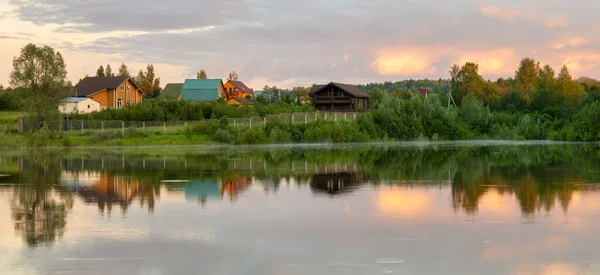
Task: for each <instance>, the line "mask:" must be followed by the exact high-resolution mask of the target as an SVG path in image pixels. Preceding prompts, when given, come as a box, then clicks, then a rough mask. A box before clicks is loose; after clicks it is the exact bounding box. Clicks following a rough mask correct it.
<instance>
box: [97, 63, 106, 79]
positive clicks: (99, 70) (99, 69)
mask: <svg viewBox="0 0 600 275" xmlns="http://www.w3.org/2000/svg"><path fill="white" fill-rule="evenodd" d="M96 76H99V77H105V76H106V74H105V73H104V67H102V65H100V68H98V70H97V71H96Z"/></svg>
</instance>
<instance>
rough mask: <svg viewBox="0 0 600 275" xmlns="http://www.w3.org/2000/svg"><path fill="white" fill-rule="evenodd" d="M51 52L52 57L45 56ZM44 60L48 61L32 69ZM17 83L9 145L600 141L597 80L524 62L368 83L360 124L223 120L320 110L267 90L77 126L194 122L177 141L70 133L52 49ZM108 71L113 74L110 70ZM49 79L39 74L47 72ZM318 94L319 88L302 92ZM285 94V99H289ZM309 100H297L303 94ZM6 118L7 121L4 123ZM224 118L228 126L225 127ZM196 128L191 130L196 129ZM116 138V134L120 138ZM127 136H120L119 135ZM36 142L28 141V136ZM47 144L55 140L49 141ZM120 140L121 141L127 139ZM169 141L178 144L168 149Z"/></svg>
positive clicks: (3, 100) (8, 98)
mask: <svg viewBox="0 0 600 275" xmlns="http://www.w3.org/2000/svg"><path fill="white" fill-rule="evenodd" d="M43 53H48V54H43ZM50 53H52V55H50ZM29 60H40V62H38V63H35V62H34V63H31V62H27V61H29ZM15 62H16V63H15V68H14V70H13V72H12V74H11V84H12V85H13V86H16V87H20V88H16V89H4V88H1V87H0V107H1V108H2V110H7V111H10V110H12V111H13V112H11V113H3V114H2V118H1V119H0V122H2V123H3V124H4V125H7V127H2V128H0V129H2V131H3V134H2V135H3V136H4V137H5V138H2V141H0V143H1V144H2V145H4V146H24V145H25V144H28V145H30V146H43V145H61V144H62V145H64V146H68V145H89V146H98V145H113V144H129V143H133V142H128V141H126V140H132V139H133V138H134V137H135V138H137V139H136V140H135V141H136V142H139V144H136V145H157V144H171V142H180V143H181V144H191V143H196V142H199V143H204V142H215V143H228V144H261V143H291V142H294V143H312V142H331V143H344V142H368V141H388V140H434V141H435V140H473V139H503V140H560V141H597V140H600V126H599V124H598V123H597V121H598V120H599V119H600V82H599V81H597V80H595V79H592V78H587V77H580V78H578V79H576V80H575V79H573V77H572V76H571V74H570V72H569V70H568V68H567V67H566V66H562V67H561V68H560V70H559V73H558V74H556V73H555V71H554V69H553V68H552V67H550V66H549V65H545V66H541V65H540V63H539V62H537V61H535V60H533V59H531V58H524V59H523V60H522V61H521V63H520V65H519V67H518V68H517V70H516V72H515V75H514V77H510V78H499V79H497V80H496V81H491V80H485V79H484V78H483V77H482V76H481V75H479V72H478V70H479V67H478V65H477V64H475V63H471V62H467V63H465V64H464V65H462V66H459V65H454V66H452V67H451V68H450V71H449V73H450V79H438V80H429V79H425V80H412V79H410V80H403V81H399V82H395V83H392V82H384V83H370V84H366V85H358V86H357V87H358V88H359V89H362V90H364V91H366V92H368V93H369V95H370V96H371V101H370V108H369V110H368V111H366V112H365V113H363V114H362V115H361V116H360V118H358V119H356V120H354V121H316V122H309V123H304V124H291V123H288V122H282V121H278V120H276V121H269V123H265V124H264V127H260V128H257V127H256V126H255V127H252V128H251V127H248V126H243V125H230V124H229V123H225V121H226V119H224V120H222V119H223V118H248V117H257V116H258V117H260V116H266V115H271V114H281V113H305V112H314V111H315V110H314V108H313V107H312V106H311V105H310V103H307V102H303V101H301V100H299V98H298V97H296V98H295V97H293V96H291V95H290V93H287V94H286V93H285V91H282V90H280V89H278V88H277V87H265V92H266V94H269V95H272V96H265V95H261V97H260V100H259V98H257V99H256V100H255V104H254V106H253V107H236V106H230V105H227V104H225V103H223V102H214V103H206V104H195V103H192V102H188V101H174V100H162V99H156V98H152V99H148V100H145V101H144V102H142V103H140V104H137V105H134V106H127V107H125V108H121V109H108V110H104V111H101V112H96V113H92V114H86V115H73V116H71V117H70V119H85V120H96V121H100V120H102V121H108V120H120V121H194V122H196V123H193V124H190V126H186V127H184V128H182V129H181V130H177V132H176V133H169V134H168V135H167V134H166V133H162V134H161V133H160V132H155V133H152V132H146V131H144V132H142V136H139V135H138V134H135V133H134V134H132V133H133V132H132V131H138V132H139V130H136V129H133V130H131V131H128V132H130V134H129V135H128V134H127V133H125V132H124V131H121V133H120V134H118V135H117V134H109V133H99V132H89V131H88V132H86V131H83V132H81V133H77V134H74V133H61V132H60V131H59V130H58V125H59V123H57V121H59V120H60V119H58V120H57V118H59V115H58V114H57V113H58V112H57V104H58V101H59V99H60V98H61V95H62V94H63V93H64V91H65V89H67V88H68V87H69V86H70V83H68V82H67V81H66V80H65V75H66V70H65V66H64V62H63V61H62V56H61V55H60V53H58V52H56V53H55V52H54V51H53V50H52V49H51V48H48V47H43V48H40V47H37V46H35V45H31V44H30V45H27V46H26V47H25V48H23V51H22V53H21V56H20V57H18V58H16V59H15ZM23 64H42V65H43V64H47V66H48V67H50V68H52V69H51V70H49V72H50V73H51V76H50V77H47V78H45V79H46V81H48V83H47V84H44V85H43V86H42V87H38V86H36V84H34V83H33V82H32V81H33V80H34V78H33V77H32V76H30V75H27V74H25V73H24V72H25V71H26V70H25V69H24V65H23ZM107 67H108V66H107ZM38 71H39V70H38ZM300 90H301V91H303V93H306V92H308V90H309V88H306V87H304V88H295V91H300ZM282 92H283V94H285V95H284V96H281V94H282ZM299 94H300V93H296V95H299ZM20 111H28V114H29V115H28V116H29V118H30V119H34V120H35V121H36V122H37V124H39V127H38V128H39V129H40V130H38V131H36V132H31V133H28V134H27V135H26V136H22V135H20V134H17V133H14V131H13V130H11V129H15V128H16V127H15V126H16V125H15V124H14V123H15V120H16V119H17V118H18V117H16V116H15V115H14V114H22V113H15V112H20ZM4 114H6V115H4ZM215 120H219V121H218V122H216V121H215ZM186 125H187V124H186ZM111 135H112V136H111ZM119 135H120V136H119ZM25 137H26V138H25ZM46 139H47V140H46ZM119 140H120V141H119ZM161 140H168V141H161Z"/></svg>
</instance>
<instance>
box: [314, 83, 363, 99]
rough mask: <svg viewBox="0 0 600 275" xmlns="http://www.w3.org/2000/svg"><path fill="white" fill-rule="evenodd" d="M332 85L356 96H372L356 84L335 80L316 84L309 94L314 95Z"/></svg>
mask: <svg viewBox="0 0 600 275" xmlns="http://www.w3.org/2000/svg"><path fill="white" fill-rule="evenodd" d="M332 85H333V86H335V87H337V88H338V89H340V90H343V91H344V92H347V93H349V94H351V95H353V96H354V97H360V98H370V96H369V95H368V94H367V93H365V92H363V91H361V90H359V89H358V88H356V87H355V86H354V85H348V84H342V83H335V82H331V83H329V84H327V85H315V86H313V87H312V89H311V90H310V93H309V95H311V96H312V95H314V94H316V93H318V92H320V91H322V90H323V89H325V88H326V87H329V86H332Z"/></svg>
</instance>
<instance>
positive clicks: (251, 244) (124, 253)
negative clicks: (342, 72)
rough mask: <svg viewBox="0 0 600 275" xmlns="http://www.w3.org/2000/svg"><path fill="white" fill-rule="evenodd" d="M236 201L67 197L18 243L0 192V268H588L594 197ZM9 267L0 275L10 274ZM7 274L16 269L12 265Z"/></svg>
mask: <svg viewBox="0 0 600 275" xmlns="http://www.w3.org/2000/svg"><path fill="white" fill-rule="evenodd" d="M285 186H287V185H284V186H283V187H281V188H279V190H278V192H277V193H276V194H274V195H273V194H265V192H264V189H263V187H262V186H259V184H254V185H252V187H251V188H249V189H247V190H246V191H245V192H244V193H242V194H241V195H240V196H239V199H238V200H237V201H236V202H235V203H232V202H229V201H215V202H209V204H208V207H205V208H203V207H199V206H198V204H195V203H190V202H186V199H185V196H182V194H177V193H168V192H161V198H160V202H159V203H158V206H157V207H156V208H155V210H154V212H152V213H148V211H147V210H146V209H144V208H143V207H141V206H137V205H136V203H135V202H134V205H133V206H132V207H130V208H129V209H128V211H127V212H126V213H120V212H118V213H112V214H111V215H108V214H103V213H101V212H99V211H98V210H97V208H96V206H95V205H93V204H92V205H89V204H84V203H83V202H81V201H80V200H79V199H76V201H75V205H74V207H73V210H72V211H71V212H70V213H69V215H68V223H67V226H66V232H65V234H64V236H63V238H62V239H60V240H58V241H57V242H56V243H55V244H54V245H52V246H50V247H48V248H38V249H35V250H32V249H24V248H23V242H22V240H21V239H20V238H18V237H16V235H15V234H14V229H13V222H12V219H11V216H10V199H11V194H10V193H0V194H2V196H0V204H1V206H2V207H0V237H2V240H3V242H2V244H0V253H1V254H2V255H3V256H2V260H1V261H0V273H1V274H7V273H6V272H2V271H7V270H8V271H14V270H17V269H20V270H21V271H23V272H22V273H26V272H25V271H27V270H28V268H35V269H37V270H38V271H40V272H41V273H46V272H47V273H52V272H71V273H85V272H90V271H98V270H102V271H103V273H105V274H190V272H192V273H194V272H195V273H197V274H579V273H581V272H582V271H587V272H591V273H596V272H599V271H600V270H598V269H597V266H598V265H597V263H598V260H596V259H598V258H599V257H600V251H598V249H597V244H598V241H599V239H598V237H597V232H598V229H600V226H599V225H600V224H599V223H598V217H597V213H599V210H600V203H598V201H600V200H599V199H600V198H599V197H600V193H597V192H591V191H589V192H579V193H576V195H574V196H573V201H572V203H571V205H570V207H569V211H568V212H567V213H564V212H563V210H562V209H561V208H560V207H555V208H554V209H553V210H551V211H550V212H549V213H545V212H544V211H542V212H541V213H538V214H536V215H535V216H533V217H525V216H523V215H522V213H521V210H520V208H519V205H518V202H517V200H516V199H515V198H514V195H509V194H500V193H498V192H495V191H494V190H493V189H492V190H490V191H488V192H487V193H486V194H485V195H484V196H483V197H482V198H481V199H480V203H479V209H478V212H477V214H476V215H468V214H465V213H463V212H461V211H459V210H455V209H454V208H453V207H452V202H451V196H450V194H451V191H450V187H449V186H441V187H440V186H430V187H426V186H412V187H389V186H380V187H372V186H365V187H363V188H361V189H358V190H355V191H354V192H351V193H348V194H344V195H339V196H332V197H328V196H327V197H324V196H315V195H314V194H313V193H312V192H311V190H310V188H309V187H308V186H306V185H304V186H296V185H293V184H292V185H290V186H289V188H287V187H285ZM9 274H10V273H9ZM17 274H18V273H17Z"/></svg>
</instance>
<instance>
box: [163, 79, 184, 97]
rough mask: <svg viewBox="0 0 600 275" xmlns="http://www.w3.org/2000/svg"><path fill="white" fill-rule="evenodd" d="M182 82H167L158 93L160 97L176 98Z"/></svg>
mask: <svg viewBox="0 0 600 275" xmlns="http://www.w3.org/2000/svg"><path fill="white" fill-rule="evenodd" d="M182 87H183V83H169V84H167V86H165V88H164V89H163V91H162V93H161V94H160V98H171V99H177V98H178V97H179V95H181V88H182Z"/></svg>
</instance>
